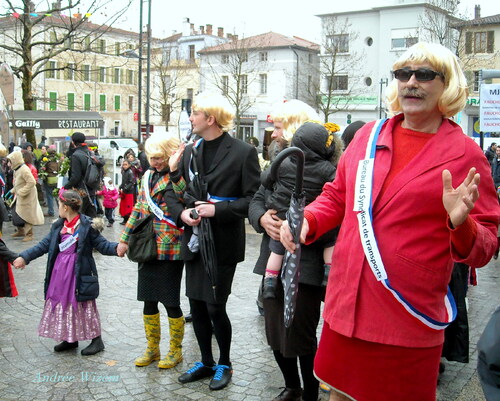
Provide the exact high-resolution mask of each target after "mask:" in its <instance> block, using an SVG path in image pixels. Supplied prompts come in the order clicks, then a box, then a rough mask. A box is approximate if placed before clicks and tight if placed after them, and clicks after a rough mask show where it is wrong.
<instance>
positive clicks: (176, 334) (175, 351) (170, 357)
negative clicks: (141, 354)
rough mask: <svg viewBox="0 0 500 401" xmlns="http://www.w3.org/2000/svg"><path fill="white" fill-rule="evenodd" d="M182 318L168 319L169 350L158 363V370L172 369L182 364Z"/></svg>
mask: <svg viewBox="0 0 500 401" xmlns="http://www.w3.org/2000/svg"><path fill="white" fill-rule="evenodd" d="M184 325H185V321H184V316H181V317H178V318H175V319H173V318H170V317H169V318H168V326H169V329H170V350H169V351H168V354H167V356H166V357H165V358H164V359H162V360H161V361H160V362H158V367H159V368H160V369H169V368H173V367H174V366H175V365H177V364H178V363H179V362H182V340H183V339H184Z"/></svg>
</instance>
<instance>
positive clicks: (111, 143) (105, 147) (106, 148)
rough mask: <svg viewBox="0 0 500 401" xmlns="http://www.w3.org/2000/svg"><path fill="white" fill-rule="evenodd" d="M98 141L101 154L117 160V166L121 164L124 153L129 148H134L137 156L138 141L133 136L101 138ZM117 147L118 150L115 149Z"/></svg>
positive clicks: (106, 157)
mask: <svg viewBox="0 0 500 401" xmlns="http://www.w3.org/2000/svg"><path fill="white" fill-rule="evenodd" d="M95 142H96V143H97V146H98V149H99V154H100V155H101V156H103V157H104V158H105V159H110V160H113V159H114V160H115V163H116V165H117V166H121V164H122V161H123V155H124V154H125V152H126V151H127V150H129V149H132V150H133V151H134V153H135V155H136V156H137V154H138V153H139V150H138V149H137V142H136V141H134V140H133V139H132V138H100V139H97V140H96V141H95ZM115 149H116V150H115Z"/></svg>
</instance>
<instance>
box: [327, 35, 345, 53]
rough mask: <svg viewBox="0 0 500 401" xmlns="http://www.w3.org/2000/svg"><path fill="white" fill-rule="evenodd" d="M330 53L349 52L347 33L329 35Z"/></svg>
mask: <svg viewBox="0 0 500 401" xmlns="http://www.w3.org/2000/svg"><path fill="white" fill-rule="evenodd" d="M330 46H331V50H330V52H331V53H349V35H348V34H340V35H330Z"/></svg>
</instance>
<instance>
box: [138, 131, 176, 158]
mask: <svg viewBox="0 0 500 401" xmlns="http://www.w3.org/2000/svg"><path fill="white" fill-rule="evenodd" d="M180 143H181V141H180V140H179V138H178V137H177V136H176V135H174V134H172V133H169V132H167V133H161V134H153V135H151V136H150V137H149V138H148V139H147V141H146V143H145V145H144V148H145V150H146V155H147V156H148V159H149V160H150V159H151V158H152V157H163V158H165V160H168V159H169V158H170V155H171V154H172V153H173V152H175V151H176V150H177V149H179V145H180Z"/></svg>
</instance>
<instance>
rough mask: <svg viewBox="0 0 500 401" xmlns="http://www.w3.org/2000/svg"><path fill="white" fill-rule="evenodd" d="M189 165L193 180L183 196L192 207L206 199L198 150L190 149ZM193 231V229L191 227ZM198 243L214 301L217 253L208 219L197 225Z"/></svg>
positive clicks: (206, 188)
mask: <svg viewBox="0 0 500 401" xmlns="http://www.w3.org/2000/svg"><path fill="white" fill-rule="evenodd" d="M192 155H193V157H192V158H191V165H192V172H193V175H194V176H193V179H192V180H191V182H190V183H189V185H188V187H187V192H186V194H185V196H184V199H185V201H186V203H187V204H188V205H189V204H191V205H192V206H193V207H194V204H195V202H196V201H202V202H206V201H207V199H208V184H207V182H206V181H205V179H204V178H203V176H202V175H201V174H200V171H199V169H198V163H197V161H196V158H197V156H198V149H197V148H196V147H194V146H193V148H192ZM193 229H195V227H193ZM193 235H194V234H193ZM197 235H198V242H199V249H200V255H201V261H202V263H203V266H204V267H205V271H206V272H207V275H208V277H209V279H210V284H211V285H212V290H213V292H214V299H216V288H217V253H216V251H215V242H214V235H213V232H212V224H211V223H210V219H209V218H206V217H202V218H201V222H200V224H199V225H198V233H197Z"/></svg>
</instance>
